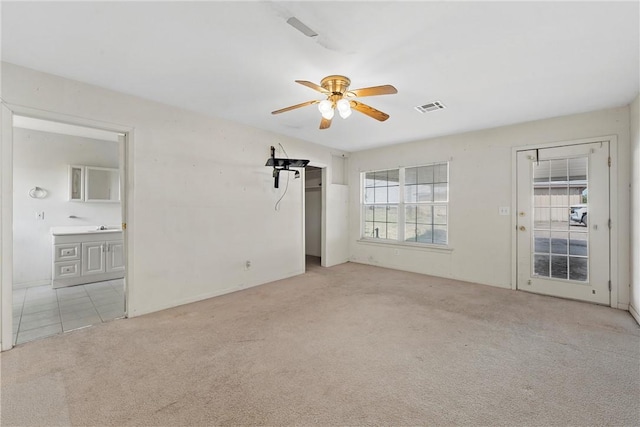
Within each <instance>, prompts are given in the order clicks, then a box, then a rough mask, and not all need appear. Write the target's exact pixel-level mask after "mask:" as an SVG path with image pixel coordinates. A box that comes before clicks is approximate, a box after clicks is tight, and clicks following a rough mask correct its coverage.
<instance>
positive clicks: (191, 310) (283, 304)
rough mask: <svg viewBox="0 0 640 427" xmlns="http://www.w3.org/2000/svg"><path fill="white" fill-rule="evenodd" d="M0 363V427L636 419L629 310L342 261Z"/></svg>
mask: <svg viewBox="0 0 640 427" xmlns="http://www.w3.org/2000/svg"><path fill="white" fill-rule="evenodd" d="M176 285H177V286H179V284H176ZM1 374H2V378H1V379H2V396H1V403H2V415H1V421H2V425H6V426H10V425H67V424H72V425H91V426H94V425H167V426H177V425H214V424H215V425H285V424H288V425H291V424H296V425H310V424H317V425H511V426H512V425H576V426H578V425H579V426H586V425H639V424H640V407H639V401H640V328H639V327H638V325H637V324H636V323H635V321H634V320H633V318H632V317H631V316H630V315H629V314H628V313H626V312H624V311H620V310H614V309H611V308H607V307H601V306H596V305H590V304H585V303H579V302H574V301H566V300H561V299H556V298H550V297H544V296H538V295H533V294H527V293H524V292H514V291H510V290H503V289H497V288H492V287H488V286H481V285H475V284H469V283H461V282H456V281H453V280H446V279H440V278H434V277H429V276H423V275H419V274H412V273H406V272H400V271H393V270H387V269H382V268H378V267H372V266H365V265H358V264H353V263H348V264H343V265H340V266H336V267H332V268H328V269H324V268H321V267H317V266H313V267H312V268H310V270H309V272H308V273H307V274H305V275H302V276H298V277H295V278H291V279H287V280H281V281H278V282H274V283H270V284H267V285H263V286H260V287H257V288H253V289H249V290H245V291H241V292H237V293H234V294H229V295H225V296H222V297H218V298H213V299H210V300H206V301H201V302H198V303H194V304H189V305H186V306H182V307H178V308H174V309H170V310H165V311H162V312H159V313H154V314H151V315H147V316H142V317H138V318H133V319H125V320H119V321H113V322H110V323H105V324H101V325H98V326H95V327H93V328H90V329H84V330H80V331H76V332H71V333H67V334H64V335H59V336H56V337H52V338H47V339H43V340H41V341H35V342H31V343H27V344H24V345H20V346H18V347H16V348H14V349H13V350H11V351H9V352H6V353H4V354H2V356H1Z"/></svg>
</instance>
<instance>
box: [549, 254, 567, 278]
mask: <svg viewBox="0 0 640 427" xmlns="http://www.w3.org/2000/svg"><path fill="white" fill-rule="evenodd" d="M567 259H568V257H566V256H556V255H551V277H553V278H554V279H567Z"/></svg>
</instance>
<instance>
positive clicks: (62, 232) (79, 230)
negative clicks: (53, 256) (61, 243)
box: [51, 225, 122, 236]
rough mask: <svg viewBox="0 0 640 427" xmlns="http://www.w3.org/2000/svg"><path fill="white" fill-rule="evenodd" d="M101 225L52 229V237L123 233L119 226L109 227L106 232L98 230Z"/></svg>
mask: <svg viewBox="0 0 640 427" xmlns="http://www.w3.org/2000/svg"><path fill="white" fill-rule="evenodd" d="M99 227H100V226H99V225H76V226H66V227H51V235H52V236H66V235H68V234H91V233H95V234H104V233H121V232H122V227H120V226H119V225H107V226H106V227H107V229H106V230H98V228H99Z"/></svg>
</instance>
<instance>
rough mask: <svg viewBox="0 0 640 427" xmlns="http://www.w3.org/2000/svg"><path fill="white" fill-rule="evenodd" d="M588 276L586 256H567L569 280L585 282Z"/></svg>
mask: <svg viewBox="0 0 640 427" xmlns="http://www.w3.org/2000/svg"><path fill="white" fill-rule="evenodd" d="M588 278H589V260H588V259H587V258H579V257H573V256H572V257H569V280H579V281H581V282H586V281H587V280H588Z"/></svg>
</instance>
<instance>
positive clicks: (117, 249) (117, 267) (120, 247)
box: [107, 240, 124, 273]
mask: <svg viewBox="0 0 640 427" xmlns="http://www.w3.org/2000/svg"><path fill="white" fill-rule="evenodd" d="M112 271H124V241H123V240H115V241H113V242H107V273H111V272H112Z"/></svg>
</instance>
